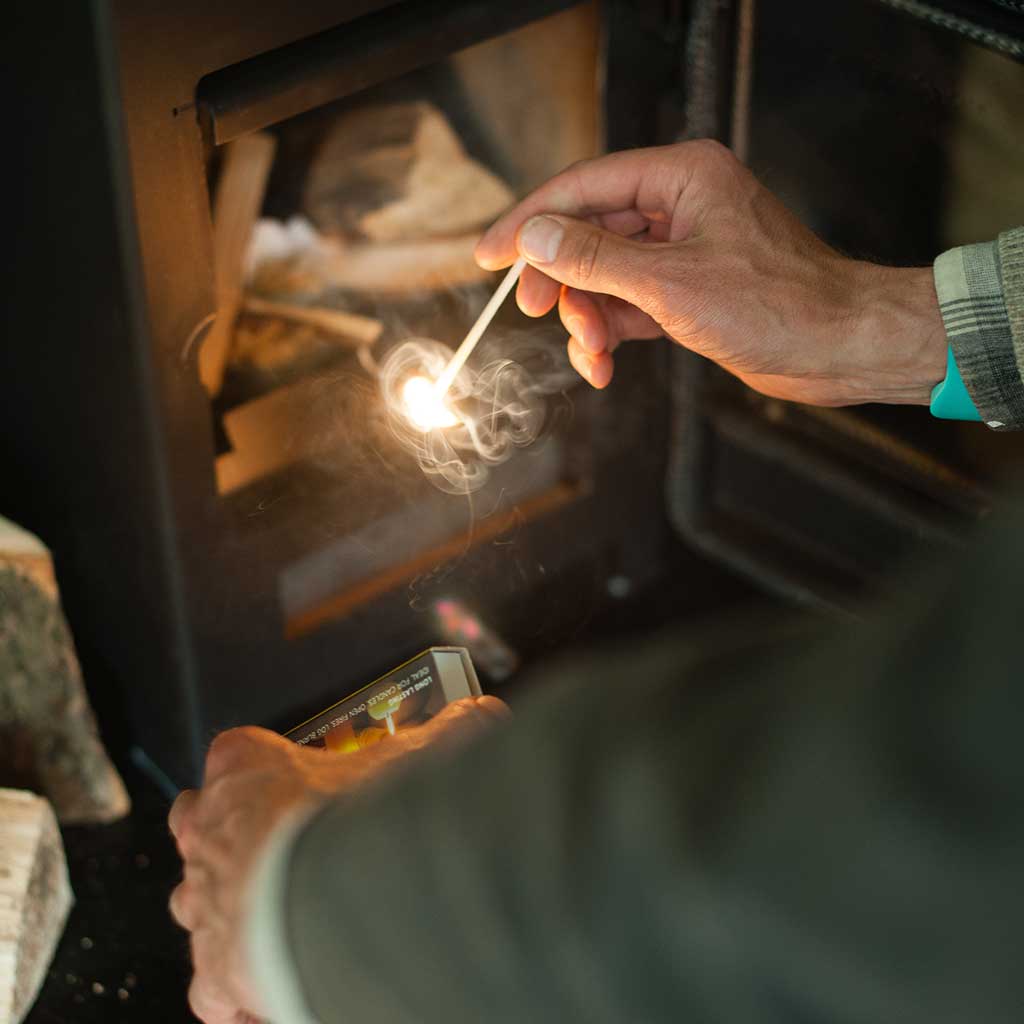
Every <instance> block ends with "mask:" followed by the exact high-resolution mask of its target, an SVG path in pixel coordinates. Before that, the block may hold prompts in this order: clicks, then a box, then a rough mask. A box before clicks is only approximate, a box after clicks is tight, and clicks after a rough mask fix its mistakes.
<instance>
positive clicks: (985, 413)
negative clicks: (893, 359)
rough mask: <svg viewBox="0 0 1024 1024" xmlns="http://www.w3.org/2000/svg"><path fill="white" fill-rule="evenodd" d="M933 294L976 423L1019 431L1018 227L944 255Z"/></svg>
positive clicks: (1023, 281) (1022, 235) (1023, 339)
mask: <svg viewBox="0 0 1024 1024" xmlns="http://www.w3.org/2000/svg"><path fill="white" fill-rule="evenodd" d="M934 272H935V290H936V293H937V295H938V300H939V307H940V309H941V311H942V319H943V323H944V325H945V328H946V335H947V337H948V338H949V343H950V347H951V348H952V351H953V356H954V358H955V359H956V365H957V368H958V369H959V372H960V377H961V379H962V380H963V382H964V385H965V386H966V388H967V391H968V393H969V394H970V396H971V399H972V401H973V402H974V405H975V407H976V408H977V410H978V413H979V415H980V416H981V418H982V420H984V421H985V422H986V423H987V424H988V425H989V426H990V427H992V428H993V429H995V430H1011V429H1012V430H1019V429H1021V428H1022V427H1024V381H1022V375H1024V227H1021V228H1016V229H1015V230H1013V231H1005V232H1003V234H1001V235H1000V236H999V238H998V239H996V241H994V242H984V243H981V244H978V245H966V246H962V247H960V248H957V249H950V250H949V251H948V252H944V253H943V254H942V255H941V256H939V258H938V259H937V260H936V261H935V268H934Z"/></svg>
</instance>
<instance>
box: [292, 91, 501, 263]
mask: <svg viewBox="0 0 1024 1024" xmlns="http://www.w3.org/2000/svg"><path fill="white" fill-rule="evenodd" d="M514 198H515V197H514V196H513V194H512V191H511V190H510V189H509V187H508V186H507V185H506V184H505V183H504V182H503V181H502V180H501V179H500V178H499V177H498V176H497V175H495V174H493V173H492V172H491V171H489V170H487V168H486V167H484V166H483V165H482V164H480V163H478V162H477V161H476V160H474V159H473V158H472V157H470V156H469V155H468V154H467V153H466V151H465V149H464V148H463V146H462V143H461V141H460V140H459V137H458V136H457V135H456V134H455V132H454V131H453V129H452V127H451V125H450V124H449V123H448V121H447V119H446V118H445V116H444V114H442V113H441V111H440V110H438V109H437V107H435V106H433V104H430V103H426V102H417V103H392V104H387V105H380V106H371V107H363V108H362V109H359V110H354V111H351V112H350V113H348V114H345V115H344V116H342V117H340V118H339V119H338V120H337V121H336V122H335V123H334V124H333V125H332V127H331V130H330V133H329V134H328V136H327V137H326V139H325V140H324V142H323V144H322V146H321V148H320V151H319V152H318V154H317V156H316V159H315V160H314V162H313V164H312V166H311V168H310V172H309V176H308V179H307V182H306V190H305V201H304V206H305V209H306V212H307V214H308V215H309V217H310V218H311V219H312V220H313V222H314V223H315V224H316V225H317V227H319V228H320V230H321V231H324V232H327V233H330V234H333V235H338V236H341V237H343V238H348V239H350V240H368V241H372V242H385V243H388V242H412V241H418V240H423V239H432V238H447V237H451V236H455V235H464V234H468V233H471V232H473V233H476V232H477V231H478V229H480V228H482V227H483V226H485V225H486V224H489V223H490V222H491V221H493V220H494V219H495V218H496V217H497V216H498V215H499V214H501V213H502V212H503V211H504V210H505V209H507V208H508V207H509V206H510V205H511V204H512V202H513V199H514Z"/></svg>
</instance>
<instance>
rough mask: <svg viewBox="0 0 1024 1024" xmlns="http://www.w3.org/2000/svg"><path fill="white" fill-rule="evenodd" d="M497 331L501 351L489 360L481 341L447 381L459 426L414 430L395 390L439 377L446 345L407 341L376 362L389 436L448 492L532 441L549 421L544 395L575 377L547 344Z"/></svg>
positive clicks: (471, 487)
mask: <svg viewBox="0 0 1024 1024" xmlns="http://www.w3.org/2000/svg"><path fill="white" fill-rule="evenodd" d="M503 334H504V336H503V338H502V340H501V343H500V348H501V349H503V350H504V351H505V352H507V353H508V354H507V355H504V356H501V357H496V358H489V357H488V354H487V350H486V348H485V344H486V343H483V344H481V346H480V348H479V349H478V350H477V353H476V354H475V355H476V360H472V361H471V362H478V363H479V365H478V366H474V365H468V364H467V365H466V366H464V367H463V368H462V370H461V371H460V373H459V375H458V376H457V377H456V378H455V380H454V381H453V383H452V386H451V390H450V391H449V392H448V402H449V404H450V406H451V407H452V408H453V409H454V410H455V412H456V414H457V416H458V423H457V424H455V425H454V426H451V427H445V428H442V429H434V430H427V431H424V430H421V429H420V428H418V427H417V426H415V424H414V423H413V422H411V421H410V419H409V418H408V416H407V414H406V409H405V404H404V401H403V395H402V389H403V387H404V385H405V382H406V381H407V380H409V378H410V377H414V376H423V377H427V378H428V379H429V380H431V381H434V380H436V379H437V378H438V377H440V375H441V373H442V371H443V370H444V368H445V366H446V365H447V363H448V360H449V359H450V358H451V356H452V351H451V349H449V348H448V347H447V346H446V345H443V344H441V342H438V341H434V340H432V339H430V338H410V339H408V340H406V341H403V342H401V343H400V344H398V345H396V346H395V347H394V348H392V349H391V351H390V352H388V354H387V356H386V357H385V358H384V360H383V361H382V363H381V368H380V385H381V391H382V394H383V397H384V402H385V408H386V410H387V417H388V424H389V426H390V429H391V431H392V433H393V434H394V436H395V438H396V439H397V440H398V441H399V442H400V443H401V444H402V445H403V446H404V447H405V448H407V449H408V450H409V451H411V452H412V453H413V454H414V455H415V457H416V460H417V462H418V463H419V466H420V468H421V469H422V470H423V472H424V473H425V474H426V475H427V477H428V478H429V479H430V480H431V481H432V482H433V484H434V485H435V486H436V487H438V488H439V489H441V490H443V491H447V492H449V493H451V494H469V493H471V492H473V491H476V490H478V489H479V488H480V487H482V486H483V485H484V484H485V483H486V482H487V478H488V476H489V475H490V470H491V467H493V466H496V465H498V464H500V463H502V462H504V461H506V460H507V459H508V458H509V457H510V456H511V455H512V453H513V452H514V451H515V450H516V449H517V448H524V447H526V446H527V445H530V444H532V443H533V442H534V441H536V440H537V439H538V438H539V437H540V436H541V434H542V432H543V430H544V428H545V425H546V423H547V422H548V421H549V418H550V417H549V416H548V412H549V410H548V399H549V396H552V395H554V394H556V393H559V392H564V390H565V389H566V388H567V387H569V386H570V385H571V384H572V383H573V382H574V381H575V379H576V377H575V374H574V373H573V371H572V370H571V368H570V367H569V366H568V364H567V363H566V362H565V360H564V357H563V359H562V360H560V361H556V360H555V358H554V356H553V353H552V350H551V348H550V347H548V346H546V345H542V344H538V343H537V342H536V341H535V340H534V341H530V340H529V339H528V338H525V339H514V338H510V337H509V335H508V334H507V333H504V332H503ZM480 349H484V351H483V352H481V351H480Z"/></svg>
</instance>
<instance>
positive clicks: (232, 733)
mask: <svg viewBox="0 0 1024 1024" xmlns="http://www.w3.org/2000/svg"><path fill="white" fill-rule="evenodd" d="M291 747H292V744H291V743H289V741H288V740H286V739H285V738H284V737H283V736H278V735H277V733H274V732H271V731H270V730H269V729H260V728H257V727H256V726H254V725H247V726H242V727H241V728H238V729H228V730H227V731H226V732H222V733H220V735H218V736H216V737H215V738H214V741H213V743H211V744H210V749H209V751H208V752H207V754H206V772H205V775H204V783H209V782H212V781H213V780H214V779H216V778H218V777H219V776H221V775H225V774H227V773H228V772H232V771H237V770H239V769H241V768H246V767H258V766H260V765H262V764H263V763H265V761H266V756H267V750H268V749H282V750H290V749H291Z"/></svg>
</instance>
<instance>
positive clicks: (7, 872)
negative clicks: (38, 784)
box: [0, 789, 73, 1024]
mask: <svg viewBox="0 0 1024 1024" xmlns="http://www.w3.org/2000/svg"><path fill="white" fill-rule="evenodd" d="M72 900H73V897H72V894H71V885H70V883H69V881H68V868H67V861H66V860H65V858H64V847H63V845H62V843H61V838H60V832H59V831H58V829H57V820H56V818H55V817H54V814H53V810H52V809H51V807H50V805H49V804H48V803H47V802H46V801H45V800H43V799H42V798H41V797H38V796H35V795H34V794H32V793H25V792H22V791H20V790H16V789H0V1021H4V1022H9V1024H19V1022H20V1021H22V1020H24V1019H25V1015H26V1014H27V1013H28V1011H29V1009H30V1008H31V1006H32V1004H33V1003H34V1002H35V999H36V996H37V995H38V994H39V989H40V988H41V987H42V984H43V980H44V978H45V977H46V970H47V968H48V967H49V965H50V961H51V960H52V959H53V954H54V951H55V950H56V948H57V943H58V942H59V941H60V937H61V933H62V932H63V931H64V924H65V922H66V921H67V916H68V911H69V910H70V909H71V903H72Z"/></svg>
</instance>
